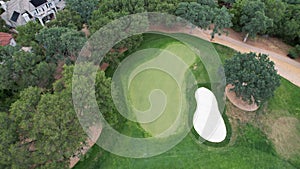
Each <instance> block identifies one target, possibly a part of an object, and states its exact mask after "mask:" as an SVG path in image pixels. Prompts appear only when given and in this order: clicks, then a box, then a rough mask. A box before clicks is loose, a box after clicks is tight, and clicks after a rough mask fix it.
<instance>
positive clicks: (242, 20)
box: [232, 0, 273, 42]
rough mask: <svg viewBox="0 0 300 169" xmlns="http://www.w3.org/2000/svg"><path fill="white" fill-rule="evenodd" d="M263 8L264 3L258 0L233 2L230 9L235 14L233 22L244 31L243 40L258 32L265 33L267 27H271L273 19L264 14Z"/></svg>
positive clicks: (264, 8)
mask: <svg viewBox="0 0 300 169" xmlns="http://www.w3.org/2000/svg"><path fill="white" fill-rule="evenodd" d="M265 10H266V7H265V4H264V3H263V2H261V1H260V0H255V1H247V0H239V1H237V2H236V3H235V4H234V6H233V9H232V13H233V14H234V15H235V18H234V20H233V23H234V24H236V25H237V27H238V28H241V30H242V32H244V33H246V36H245V38H244V42H246V41H247V39H248V37H249V36H250V37H255V36H256V35H257V34H258V33H265V32H266V31H267V28H269V27H272V25H273V20H272V19H270V18H269V17H267V16H266V14H265Z"/></svg>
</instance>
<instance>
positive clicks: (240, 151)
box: [75, 34, 300, 169]
mask: <svg viewBox="0 0 300 169" xmlns="http://www.w3.org/2000/svg"><path fill="white" fill-rule="evenodd" d="M173 41H174V40H173V39H172V38H169V37H164V36H162V35H153V34H146V35H145V38H144V42H143V44H142V46H141V47H140V49H143V48H148V47H152V48H153V47H158V48H165V47H166V44H168V43H171V42H173ZM214 47H215V48H216V50H217V51H218V53H219V55H220V58H221V61H222V62H223V63H224V61H225V59H226V58H230V57H231V56H232V55H233V54H234V53H235V51H234V50H232V49H229V48H227V47H224V46H222V45H217V44H214ZM197 63H199V64H200V62H199V60H198V62H197ZM201 72H202V71H194V73H196V76H200V75H201ZM203 72H204V71H203ZM203 72H202V73H203ZM204 73H205V72H204ZM206 85H207V84H206ZM299 90H300V88H298V87H296V86H293V85H291V84H290V83H289V82H288V81H286V80H284V79H283V80H282V84H281V87H280V88H279V89H278V90H277V91H276V93H275V97H274V98H273V99H271V101H270V102H269V106H268V107H269V110H270V111H275V110H276V112H280V111H286V110H287V111H288V113H289V114H291V115H294V116H296V117H299V107H300V105H299V104H300V103H298V102H297V100H299V99H298V98H299V93H298V91H299ZM295 91H297V92H296V93H295ZM295 102H297V103H295ZM292 104H293V105H292ZM291 105H292V106H291ZM224 117H225V118H226V116H224ZM225 121H227V123H226V125H227V127H228V125H229V123H228V119H226V120H225ZM135 125H136V123H134V124H132V123H130V122H129V123H126V125H125V127H124V129H123V132H124V133H127V134H129V135H136V136H137V137H143V136H144V135H143V130H142V129H141V128H140V127H139V126H135ZM228 129H229V130H230V132H231V129H230V126H229V128H228ZM237 132H238V133H236V135H237V140H236V142H235V143H234V144H232V145H231V144H230V145H229V144H224V145H222V146H219V147H217V146H214V144H202V143H200V142H199V140H198V139H197V137H196V136H195V134H194V133H192V132H191V133H190V134H189V135H188V136H187V137H186V138H185V139H184V140H182V141H181V142H180V143H179V144H178V145H176V146H175V147H174V148H172V149H171V150H169V151H167V152H165V153H163V154H161V155H158V156H155V157H152V158H145V159H144V158H141V159H133V158H124V157H120V156H116V155H114V154H111V153H108V152H106V151H105V150H103V149H101V148H99V147H98V146H97V145H95V146H94V147H93V148H92V149H91V150H90V151H89V152H88V155H86V158H83V161H81V162H79V163H78V164H77V165H76V166H75V168H76V169H98V168H104V169H106V168H112V169H115V168H128V169H134V168H138V169H140V168H143V169H147V168H149V169H153V168H161V169H168V168H172V169H182V168H185V169H189V168H191V169H194V168H195V169H199V168H200V169H201V168H205V169H206V168H209V169H210V168H216V169H218V168H224V169H228V168H239V169H240V168H241V169H248V168H249V169H252V168H272V169H282V168H287V169H288V168H295V166H292V165H291V164H290V163H289V162H287V161H286V160H283V159H282V158H281V157H279V156H278V155H277V154H276V152H275V150H274V148H273V145H272V143H271V142H270V140H268V139H267V137H266V135H265V134H264V133H263V132H262V131H260V129H258V128H256V127H254V126H252V125H250V124H244V125H240V126H239V130H238V131H237ZM229 139H230V138H227V139H226V141H227V143H228V141H229ZM296 168H297V167H296Z"/></svg>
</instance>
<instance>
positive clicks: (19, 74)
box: [0, 46, 55, 91]
mask: <svg viewBox="0 0 300 169" xmlns="http://www.w3.org/2000/svg"><path fill="white" fill-rule="evenodd" d="M0 60H1V62H2V64H0V81H1V84H0V90H10V91H20V90H22V89H24V88H27V87H28V86H39V87H43V88H49V86H50V85H51V84H52V82H53V76H52V74H53V72H54V69H55V66H54V65H53V64H51V63H47V62H45V61H44V57H43V56H40V55H36V54H35V53H30V52H24V51H22V50H20V48H18V47H11V46H5V47H0Z"/></svg>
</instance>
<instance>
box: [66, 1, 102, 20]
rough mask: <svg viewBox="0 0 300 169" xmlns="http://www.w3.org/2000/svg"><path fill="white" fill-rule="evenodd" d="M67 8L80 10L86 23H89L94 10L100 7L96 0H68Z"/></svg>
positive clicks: (75, 10)
mask: <svg viewBox="0 0 300 169" xmlns="http://www.w3.org/2000/svg"><path fill="white" fill-rule="evenodd" d="M66 3H67V9H69V10H71V11H74V12H78V13H79V15H80V16H81V18H82V20H83V22H84V23H88V21H89V19H90V18H91V15H92V13H93V11H94V10H96V9H97V8H98V3H99V2H98V1H96V0H84V1H82V0H66Z"/></svg>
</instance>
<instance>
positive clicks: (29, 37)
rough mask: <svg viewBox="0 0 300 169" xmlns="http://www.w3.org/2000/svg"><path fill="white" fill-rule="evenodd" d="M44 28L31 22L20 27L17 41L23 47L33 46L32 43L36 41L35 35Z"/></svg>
mask: <svg viewBox="0 0 300 169" xmlns="http://www.w3.org/2000/svg"><path fill="white" fill-rule="evenodd" d="M42 28H43V26H42V25H41V24H39V23H37V22H33V21H30V22H28V23H27V24H26V25H22V26H18V27H17V31H18V36H17V38H16V41H17V43H18V44H19V45H21V46H31V43H32V41H35V35H36V34H38V33H39V31H40V30H41V29H42Z"/></svg>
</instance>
